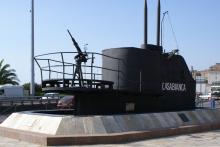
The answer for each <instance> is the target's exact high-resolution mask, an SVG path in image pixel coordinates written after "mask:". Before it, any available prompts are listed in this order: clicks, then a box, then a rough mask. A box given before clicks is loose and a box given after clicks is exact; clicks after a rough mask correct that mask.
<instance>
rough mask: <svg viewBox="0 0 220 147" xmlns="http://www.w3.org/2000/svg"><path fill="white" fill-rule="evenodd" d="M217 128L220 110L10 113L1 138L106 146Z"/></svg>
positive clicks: (0, 127)
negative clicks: (140, 112) (117, 113)
mask: <svg viewBox="0 0 220 147" xmlns="http://www.w3.org/2000/svg"><path fill="white" fill-rule="evenodd" d="M213 129H220V110H219V109H214V110H211V109H207V110H204V109H202V110H194V111H181V112H166V113H149V114H129V115H108V116H62V115H48V114H38V113H27V112H20V113H13V114H12V115H11V116H9V117H8V118H7V119H6V120H5V121H4V122H3V123H2V124H1V125H0V135H2V136H5V137H10V138H15V139H19V140H23V141H28V142H32V143H37V144H42V145H78V144H108V143H118V142H129V141H134V140H140V139H147V138H155V137H163V136H170V135H178V134H186V133H194V132H201V131H209V130H213Z"/></svg>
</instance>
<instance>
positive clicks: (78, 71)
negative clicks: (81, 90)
mask: <svg viewBox="0 0 220 147" xmlns="http://www.w3.org/2000/svg"><path fill="white" fill-rule="evenodd" d="M67 32H68V33H69V35H70V37H71V39H72V42H73V45H74V46H75V48H76V50H77V53H78V54H77V55H76V56H75V57H74V59H75V62H76V68H75V71H74V75H73V81H75V80H76V79H77V80H78V81H79V86H80V87H83V86H84V82H83V74H82V66H81V65H82V63H86V62H87V60H88V54H87V53H86V52H82V50H81V48H80V47H79V45H78V43H77V42H76V40H75V39H74V38H73V36H72V35H71V33H70V31H69V30H67Z"/></svg>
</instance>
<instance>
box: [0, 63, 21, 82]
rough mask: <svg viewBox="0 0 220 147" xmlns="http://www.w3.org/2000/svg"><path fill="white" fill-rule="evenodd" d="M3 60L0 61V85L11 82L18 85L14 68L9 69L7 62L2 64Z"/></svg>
mask: <svg viewBox="0 0 220 147" xmlns="http://www.w3.org/2000/svg"><path fill="white" fill-rule="evenodd" d="M3 62H4V60H1V61H0V85H3V84H12V85H18V84H19V83H18V82H19V79H18V78H17V75H16V73H15V70H14V69H9V68H10V65H9V64H5V65H4V64H3Z"/></svg>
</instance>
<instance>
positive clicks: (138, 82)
mask: <svg viewBox="0 0 220 147" xmlns="http://www.w3.org/2000/svg"><path fill="white" fill-rule="evenodd" d="M160 9H161V6H160V0H158V9H157V35H156V37H157V38H156V45H151V44H148V42H147V37H148V36H147V1H146V0H145V11H144V18H145V21H144V22H145V24H144V44H143V45H141V48H136V47H121V48H111V49H105V50H103V51H102V54H103V55H105V56H103V59H102V62H103V64H102V66H103V70H102V79H103V80H106V81H113V82H114V89H118V90H123V91H127V92H136V93H139V94H143V95H146V97H149V96H150V97H151V98H153V97H154V98H155V99H156V98H160V100H159V101H160V103H161V104H162V105H163V104H164V105H166V104H167V103H170V104H169V105H168V106H169V107H170V108H172V107H173V108H174V107H175V109H176V110H178V109H191V108H194V107H195V80H194V79H193V77H192V75H191V73H190V71H189V69H188V67H187V64H186V62H185V60H184V58H183V57H182V56H180V55H178V52H177V50H173V51H171V52H169V53H164V52H163V48H162V46H160ZM109 56H110V57H114V58H112V59H110V58H108V57H109ZM105 69H114V70H115V71H117V70H118V72H115V71H107V70H105Z"/></svg>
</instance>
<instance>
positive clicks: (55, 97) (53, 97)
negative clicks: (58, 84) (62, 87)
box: [41, 93, 60, 100]
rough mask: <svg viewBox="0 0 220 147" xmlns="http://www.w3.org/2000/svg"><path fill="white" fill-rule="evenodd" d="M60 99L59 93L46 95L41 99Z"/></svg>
mask: <svg viewBox="0 0 220 147" xmlns="http://www.w3.org/2000/svg"><path fill="white" fill-rule="evenodd" d="M59 98H60V95H59V93H45V94H44V96H43V97H42V98H41V99H43V100H46V99H59Z"/></svg>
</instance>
